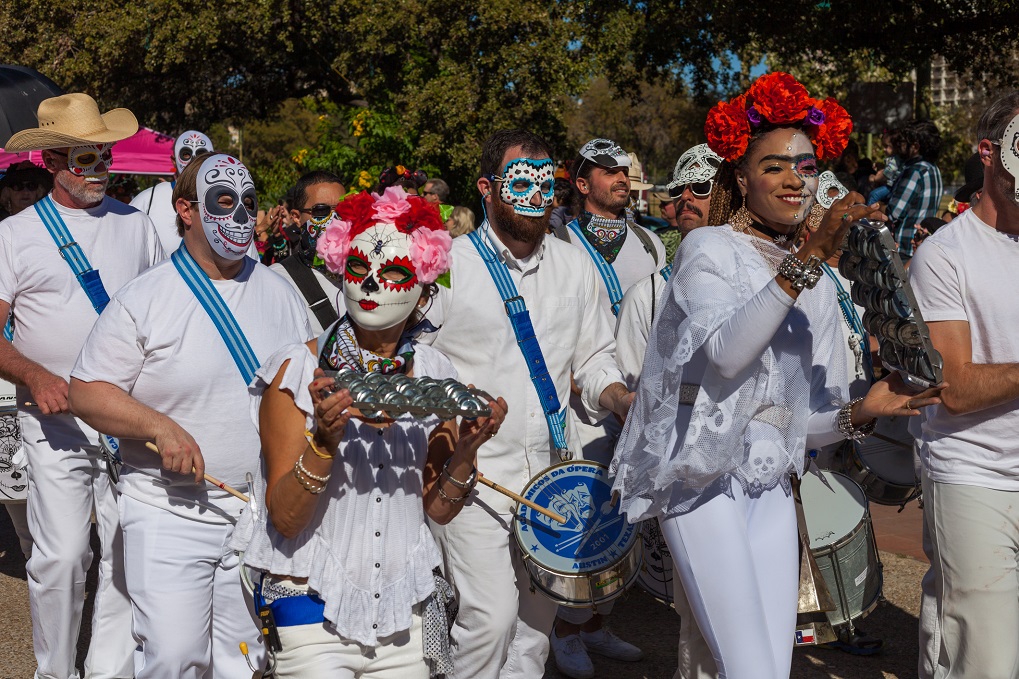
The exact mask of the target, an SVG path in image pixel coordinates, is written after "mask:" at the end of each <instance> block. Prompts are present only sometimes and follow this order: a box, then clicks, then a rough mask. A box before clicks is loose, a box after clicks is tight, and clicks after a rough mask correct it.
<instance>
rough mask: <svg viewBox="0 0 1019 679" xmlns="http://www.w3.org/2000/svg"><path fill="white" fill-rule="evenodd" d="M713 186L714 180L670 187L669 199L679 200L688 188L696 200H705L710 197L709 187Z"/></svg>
mask: <svg viewBox="0 0 1019 679" xmlns="http://www.w3.org/2000/svg"><path fill="white" fill-rule="evenodd" d="M714 185H715V180H714V179H709V180H707V181H706V182H691V183H689V184H680V185H679V186H670V187H669V198H679V197H680V196H682V195H683V192H684V191H686V188H687V187H688V186H689V187H690V193H692V194H693V195H694V196H696V197H697V198H707V197H708V196H710V195H711V187H712V186H714Z"/></svg>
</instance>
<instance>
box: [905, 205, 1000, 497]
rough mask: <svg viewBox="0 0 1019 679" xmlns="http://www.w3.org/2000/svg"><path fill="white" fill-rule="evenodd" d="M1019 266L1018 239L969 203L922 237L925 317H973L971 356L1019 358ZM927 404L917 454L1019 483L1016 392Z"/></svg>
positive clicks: (920, 298) (920, 290)
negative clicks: (979, 403)
mask: <svg viewBox="0 0 1019 679" xmlns="http://www.w3.org/2000/svg"><path fill="white" fill-rule="evenodd" d="M1017 271H1019V242H1017V241H1016V239H1014V238H1010V237H1009V236H1007V235H1005V234H1003V233H1001V232H1000V231H998V230H996V229H995V228H993V227H992V226H990V225H988V224H986V223H984V222H983V221H981V220H980V218H978V217H977V216H976V215H975V214H974V213H973V210H967V211H966V212H964V213H963V214H961V215H959V216H958V217H957V218H955V219H953V220H952V221H951V222H949V223H948V224H947V225H946V226H943V227H941V228H940V229H938V232H937V233H935V234H934V235H933V236H931V237H930V238H928V239H927V240H925V241H924V242H923V245H922V246H920V248H918V249H917V254H916V255H915V256H914V257H913V260H912V263H911V264H910V266H909V277H910V283H912V286H913V292H914V294H915V295H916V300H917V303H918V304H919V305H920V312H921V313H922V314H923V318H924V320H925V321H928V322H935V321H968V322H969V329H970V340H971V343H972V352H973V359H972V360H973V363H976V364H991V363H1019V335H1017V333H1016V329H1017V328H1019V305H1017V304H1016V303H1015V296H1014V295H1012V294H1010V291H1011V290H1012V288H1013V287H1014V281H1015V274H1016V272H1017ZM926 410H927V412H926V415H927V421H926V422H925V423H924V425H923V440H922V442H921V444H920V459H921V461H922V462H923V464H924V466H925V468H926V469H927V471H928V474H929V475H930V477H931V478H932V479H933V480H935V481H939V482H942V483H958V484H963V485H973V486H983V487H985V488H993V489H997V490H1019V444H1017V443H1016V431H1017V430H1019V400H1016V401H1011V402H1009V403H1003V404H1001V405H998V406H995V407H993V408H987V409H986V410H980V411H978V412H975V413H969V414H966V415H951V414H949V413H948V412H947V411H946V410H945V409H944V408H943V407H942V406H931V407H929V408H927V409H926Z"/></svg>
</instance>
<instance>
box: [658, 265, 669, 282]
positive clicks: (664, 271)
mask: <svg viewBox="0 0 1019 679" xmlns="http://www.w3.org/2000/svg"><path fill="white" fill-rule="evenodd" d="M658 273H659V274H661V276H662V278H664V279H665V280H666V281H668V280H669V276H671V275H672V265H671V264H666V265H665V266H663V267H662V268H661V269H659V270H658Z"/></svg>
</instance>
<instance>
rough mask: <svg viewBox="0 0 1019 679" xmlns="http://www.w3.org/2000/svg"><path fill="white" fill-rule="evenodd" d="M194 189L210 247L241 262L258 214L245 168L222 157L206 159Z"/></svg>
mask: <svg viewBox="0 0 1019 679" xmlns="http://www.w3.org/2000/svg"><path fill="white" fill-rule="evenodd" d="M197 188H198V210H199V214H201V216H202V228H203V229H204V230H205V237H206V238H208V240H209V245H211V246H212V249H213V250H214V251H215V252H216V254H218V255H220V256H221V257H224V258H226V259H233V260H238V259H241V258H242V257H244V255H245V253H247V251H248V247H249V246H250V245H251V239H252V238H253V237H254V234H255V221H256V216H257V214H258V200H257V198H256V197H255V182H253V181H252V179H251V173H250V172H248V168H246V167H244V165H242V164H241V161H239V160H237V159H236V158H233V157H231V156H228V155H225V154H222V153H218V154H216V155H213V156H209V157H207V158H205V159H204V160H203V161H202V166H201V167H200V168H199V169H198V180H197Z"/></svg>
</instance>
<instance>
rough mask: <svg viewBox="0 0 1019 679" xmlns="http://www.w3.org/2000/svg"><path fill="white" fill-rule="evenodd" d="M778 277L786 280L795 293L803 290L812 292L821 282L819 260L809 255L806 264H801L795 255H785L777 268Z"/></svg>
mask: <svg viewBox="0 0 1019 679" xmlns="http://www.w3.org/2000/svg"><path fill="white" fill-rule="evenodd" d="M778 275H779V276H781V277H782V278H785V279H786V280H788V281H789V284H790V285H792V286H793V290H796V291H797V292H801V291H802V290H803V289H804V288H806V289H807V290H813V289H814V286H815V285H817V282H818V281H819V280H821V275H822V274H821V260H820V258H818V257H816V256H814V255H811V256H810V257H808V258H807V261H806V262H801V261H800V259H799V257H797V256H796V255H786V256H785V259H783V260H782V264H781V265H779V267H778Z"/></svg>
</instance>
